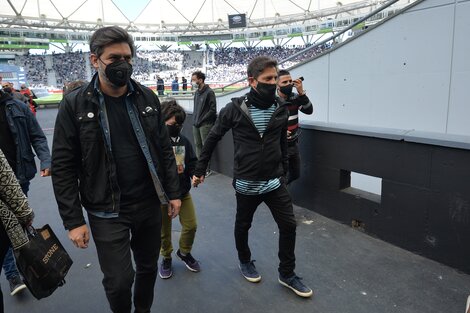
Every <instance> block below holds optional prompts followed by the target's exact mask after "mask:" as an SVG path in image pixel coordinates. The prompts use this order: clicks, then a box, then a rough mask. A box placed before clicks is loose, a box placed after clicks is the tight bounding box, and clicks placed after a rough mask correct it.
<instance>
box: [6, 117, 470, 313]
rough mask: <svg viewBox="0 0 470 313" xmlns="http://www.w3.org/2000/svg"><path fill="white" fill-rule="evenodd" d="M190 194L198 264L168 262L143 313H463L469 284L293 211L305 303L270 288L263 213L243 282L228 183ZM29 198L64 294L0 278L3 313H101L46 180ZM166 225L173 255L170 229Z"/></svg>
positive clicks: (88, 257)
mask: <svg viewBox="0 0 470 313" xmlns="http://www.w3.org/2000/svg"><path fill="white" fill-rule="evenodd" d="M56 113H57V110H56V109H44V110H40V111H39V112H38V120H39V122H40V124H41V126H42V127H43V128H44V130H45V133H46V135H47V136H48V138H49V141H51V139H52V128H53V124H54V119H55V114H56ZM192 195H193V199H194V202H195V205H196V209H197V215H198V231H197V234H196V240H195V244H194V248H193V255H194V256H195V257H196V258H197V259H199V260H200V262H201V267H202V271H201V272H200V273H192V272H189V271H188V270H187V269H186V268H185V266H184V264H183V263H182V262H180V261H178V260H177V259H176V258H174V276H173V277H172V278H171V279H169V280H165V281H163V280H161V279H160V278H159V279H158V280H157V285H156V288H155V301H154V306H153V310H152V311H153V312H175V313H180V312H181V313H183V312H185V313H191V312H204V313H225V312H227V313H231V312H234V313H235V312H237V313H238V312H270V313H276V312H279V313H281V312H282V313H287V312H292V313H304V312H305V313H307V312H308V313H317V312H318V313H339V312H341V313H364V312H367V313H375V312H380V313H386V312H400V313H405V312H410V313H411V312H413V313H414V312H422V313H454V312H455V313H464V309H465V301H466V298H467V296H468V294H470V276H469V275H466V274H462V273H459V272H457V271H455V270H454V269H452V268H449V267H447V266H444V265H441V264H439V263H436V262H434V261H431V260H428V259H425V258H423V257H420V256H418V255H415V254H412V253H410V252H408V251H405V250H402V249H400V248H397V247H395V246H392V245H390V244H388V243H385V242H382V241H380V240H377V239H375V238H372V237H370V236H368V235H366V234H363V233H361V232H359V231H357V230H354V229H352V228H351V227H349V226H345V225H342V224H339V223H337V222H334V221H332V220H329V219H327V218H325V217H322V216H320V215H318V214H315V213H314V212H311V211H308V210H306V209H303V208H300V207H296V208H295V212H296V216H297V219H298V229H297V246H296V256H297V269H296V272H297V274H298V275H299V276H301V277H303V281H304V282H305V283H306V284H307V285H309V286H310V287H311V288H313V289H314V292H315V294H314V296H313V298H311V299H302V298H299V297H297V296H296V295H295V294H294V293H293V292H292V291H290V290H288V289H286V288H285V287H282V286H281V285H280V284H279V283H278V282H277V264H278V259H277V238H278V234H277V228H276V225H275V223H274V221H273V219H272V216H271V214H270V212H269V210H268V209H267V207H266V206H264V205H262V206H261V207H260V208H259V209H258V211H257V213H256V214H255V219H254V222H253V227H252V230H251V232H250V245H251V248H252V254H253V258H254V259H256V260H257V262H256V266H257V268H258V270H259V272H260V274H261V275H262V277H263V279H262V281H261V282H260V283H259V284H252V283H249V282H248V281H246V280H245V279H244V278H243V277H242V276H241V274H240V273H239V270H238V265H237V256H236V250H235V244H234V239H233V224H234V217H235V196H234V191H233V188H232V186H231V178H229V177H226V176H223V175H219V174H214V175H212V176H210V177H208V178H207V180H206V183H204V184H203V185H201V186H200V187H199V188H197V189H193V190H192ZM29 196H30V197H29V198H30V203H31V206H32V207H33V208H34V210H35V213H36V219H35V226H37V227H39V226H42V225H43V224H46V223H48V224H50V225H51V226H52V228H53V229H54V230H55V232H56V234H57V235H58V236H59V238H60V239H61V241H62V243H63V244H64V246H65V248H66V249H67V250H68V251H69V253H70V255H71V257H72V259H73V260H74V262H75V263H74V265H73V266H72V268H71V270H70V272H69V274H68V276H67V283H66V285H65V286H63V287H61V288H59V289H58V290H57V291H56V292H55V293H54V294H53V295H52V296H50V297H49V298H46V299H42V300H40V301H37V300H36V299H35V298H34V297H33V296H32V295H31V294H30V293H29V292H28V291H25V292H23V293H22V294H19V295H16V296H14V297H12V296H10V295H9V292H8V291H9V289H8V285H7V281H6V279H5V277H4V275H2V276H1V278H0V284H1V287H2V290H3V293H4V302H5V312H7V313H20V312H21V313H24V312H28V313H45V312H51V313H55V312H69V313H74V312H77V313H78V312H80V313H83V312H88V313H94V312H109V309H108V304H107V300H106V297H105V294H104V291H103V287H102V285H101V279H102V274H101V272H100V269H99V264H98V261H97V257H96V251H95V247H94V245H93V242H91V244H90V246H89V248H88V249H85V250H79V249H77V248H75V247H74V246H73V245H72V244H71V243H70V242H69V240H68V239H67V234H66V231H65V230H64V229H63V227H62V223H61V220H60V217H59V214H58V211H57V206H56V203H55V199H54V196H53V192H52V185H51V179H50V178H41V177H38V176H37V177H36V178H35V179H34V180H33V181H32V184H31V191H30V195H29ZM174 225H175V226H174V238H173V242H174V244H175V247H177V246H176V245H177V242H178V236H179V230H180V226H179V223H177V222H175V223H174ZM398 231H399V230H398ZM175 249H176V248H175ZM469 261H470V260H469Z"/></svg>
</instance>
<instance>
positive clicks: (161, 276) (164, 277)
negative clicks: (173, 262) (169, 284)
mask: <svg viewBox="0 0 470 313" xmlns="http://www.w3.org/2000/svg"><path fill="white" fill-rule="evenodd" d="M158 276H160V278H161V279H168V278H170V277H171V276H173V272H171V273H170V275H168V276H164V275H162V274H161V273H160V272H158Z"/></svg>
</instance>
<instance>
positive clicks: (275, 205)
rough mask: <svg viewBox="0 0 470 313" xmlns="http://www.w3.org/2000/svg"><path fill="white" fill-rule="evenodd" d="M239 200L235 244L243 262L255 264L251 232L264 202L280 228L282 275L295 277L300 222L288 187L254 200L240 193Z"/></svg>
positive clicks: (255, 197)
mask: <svg viewBox="0 0 470 313" xmlns="http://www.w3.org/2000/svg"><path fill="white" fill-rule="evenodd" d="M236 197H237V216H236V220H235V244H236V246H237V251H238V259H239V260H240V262H241V263H245V262H249V261H250V260H251V251H250V247H249V246H248V231H249V230H250V228H251V223H252V221H253V215H254V214H255V211H256V209H257V208H258V206H259V205H260V204H261V202H264V203H266V205H267V206H268V207H269V209H270V210H271V214H272V215H273V217H274V220H275V221H276V223H277V226H278V228H279V252H278V256H279V260H280V263H279V268H278V270H279V274H280V275H282V276H284V277H290V276H292V275H293V274H294V269H295V252H294V251H295V236H296V222H295V217H294V210H293V207H292V200H291V197H290V195H289V192H288V191H287V188H286V186H285V185H284V184H282V185H281V186H280V187H279V188H277V189H276V190H273V191H271V192H268V193H265V194H261V195H253V196H248V195H244V194H241V193H238V192H237V193H236Z"/></svg>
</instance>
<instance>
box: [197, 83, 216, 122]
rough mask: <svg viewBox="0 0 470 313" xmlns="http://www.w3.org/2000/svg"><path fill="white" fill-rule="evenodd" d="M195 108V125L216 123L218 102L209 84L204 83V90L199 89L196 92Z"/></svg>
mask: <svg viewBox="0 0 470 313" xmlns="http://www.w3.org/2000/svg"><path fill="white" fill-rule="evenodd" d="M194 110H195V111H194V113H193V117H194V121H193V125H194V126H195V127H198V128H199V127H201V126H202V125H204V124H214V122H215V120H216V118H217V103H216V100H215V93H214V91H213V90H212V88H211V87H209V85H204V87H203V88H202V90H199V89H198V90H196V92H195V93H194ZM196 110H197V111H196Z"/></svg>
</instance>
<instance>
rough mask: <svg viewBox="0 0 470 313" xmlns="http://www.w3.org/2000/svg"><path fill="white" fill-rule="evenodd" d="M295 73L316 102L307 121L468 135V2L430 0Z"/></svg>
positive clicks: (222, 100)
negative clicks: (303, 79) (313, 112)
mask: <svg viewBox="0 0 470 313" xmlns="http://www.w3.org/2000/svg"><path fill="white" fill-rule="evenodd" d="M291 74H292V76H293V77H299V76H303V77H304V78H305V81H304V85H305V89H306V90H307V94H308V96H309V97H310V99H311V100H312V102H313V103H314V106H315V114H314V115H302V116H301V121H320V122H326V123H340V124H349V125H352V126H353V127H362V126H364V127H379V128H382V129H384V128H390V129H399V130H414V131H417V132H425V133H423V134H421V133H420V134H421V135H422V136H424V137H425V136H427V135H426V133H427V132H432V133H437V134H436V135H439V134H448V135H463V136H470V0H455V1H452V0H425V1H423V2H421V3H419V4H418V5H416V6H414V7H411V8H410V9H408V10H407V11H405V12H404V13H402V14H400V15H397V16H395V17H393V18H392V19H390V20H388V21H386V22H385V23H383V24H381V25H378V26H377V27H376V28H374V29H372V30H370V31H369V32H366V33H364V34H363V35H361V36H358V37H356V38H353V39H350V40H348V41H347V42H346V43H345V44H344V45H343V46H341V47H339V48H338V49H335V50H333V51H331V52H329V53H327V54H325V55H323V56H321V57H319V58H317V59H315V60H313V61H311V62H308V63H306V64H303V65H300V66H298V67H296V68H294V69H291ZM247 91H248V89H243V90H240V91H238V92H235V93H231V94H228V95H224V96H220V97H217V106H218V108H219V110H220V108H222V107H223V106H225V104H227V103H228V102H229V101H230V99H231V98H232V97H237V96H240V95H242V94H244V93H246V92H247ZM180 103H181V104H183V106H184V107H185V108H186V109H187V110H188V111H189V112H191V111H192V99H189V98H188V99H181V100H180ZM433 137H434V136H433ZM461 139H462V138H461ZM462 140H464V141H466V139H465V138H463V139H462Z"/></svg>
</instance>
